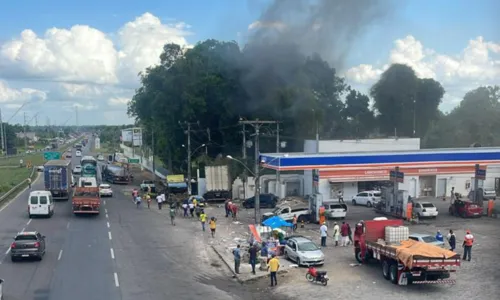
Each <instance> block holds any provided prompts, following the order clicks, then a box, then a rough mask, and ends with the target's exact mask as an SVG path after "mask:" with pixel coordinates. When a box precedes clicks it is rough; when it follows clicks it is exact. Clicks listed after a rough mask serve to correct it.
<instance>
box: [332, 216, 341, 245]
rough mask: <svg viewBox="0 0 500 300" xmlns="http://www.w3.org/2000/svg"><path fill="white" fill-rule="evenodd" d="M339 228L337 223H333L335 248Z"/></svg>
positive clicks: (337, 242)
mask: <svg viewBox="0 0 500 300" xmlns="http://www.w3.org/2000/svg"><path fill="white" fill-rule="evenodd" d="M339 238H340V227H339V224H337V222H335V223H333V239H334V240H335V247H337V246H338V245H339Z"/></svg>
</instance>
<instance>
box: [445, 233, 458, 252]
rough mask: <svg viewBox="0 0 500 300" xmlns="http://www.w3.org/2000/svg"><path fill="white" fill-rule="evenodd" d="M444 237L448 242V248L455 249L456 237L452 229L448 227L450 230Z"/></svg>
mask: <svg viewBox="0 0 500 300" xmlns="http://www.w3.org/2000/svg"><path fill="white" fill-rule="evenodd" d="M446 239H447V240H448V244H450V250H451V251H455V247H456V245H457V237H456V236H455V234H454V233H453V230H451V229H450V232H449V233H448V236H446Z"/></svg>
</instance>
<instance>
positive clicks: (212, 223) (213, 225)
mask: <svg viewBox="0 0 500 300" xmlns="http://www.w3.org/2000/svg"><path fill="white" fill-rule="evenodd" d="M208 225H209V226H210V232H211V233H212V237H213V238H214V237H215V228H216V227H217V219H216V218H215V217H211V218H210V222H208Z"/></svg>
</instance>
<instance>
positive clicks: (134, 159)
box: [128, 158, 140, 164]
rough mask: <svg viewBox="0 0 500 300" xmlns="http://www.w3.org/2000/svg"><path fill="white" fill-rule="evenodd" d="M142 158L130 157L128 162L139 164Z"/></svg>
mask: <svg viewBox="0 0 500 300" xmlns="http://www.w3.org/2000/svg"><path fill="white" fill-rule="evenodd" d="M139 162H140V160H139V159H138V158H129V159H128V163H129V164H138V163H139Z"/></svg>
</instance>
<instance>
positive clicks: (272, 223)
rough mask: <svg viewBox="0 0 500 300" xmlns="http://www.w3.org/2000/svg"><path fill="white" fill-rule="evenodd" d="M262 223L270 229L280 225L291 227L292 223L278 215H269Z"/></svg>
mask: <svg viewBox="0 0 500 300" xmlns="http://www.w3.org/2000/svg"><path fill="white" fill-rule="evenodd" d="M262 225H264V226H269V227H271V228H272V229H275V228H280V227H293V224H292V223H288V222H287V221H285V220H283V219H282V218H280V217H278V216H274V217H271V218H269V219H267V220H265V221H264V222H262Z"/></svg>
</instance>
